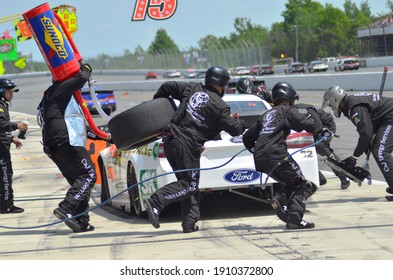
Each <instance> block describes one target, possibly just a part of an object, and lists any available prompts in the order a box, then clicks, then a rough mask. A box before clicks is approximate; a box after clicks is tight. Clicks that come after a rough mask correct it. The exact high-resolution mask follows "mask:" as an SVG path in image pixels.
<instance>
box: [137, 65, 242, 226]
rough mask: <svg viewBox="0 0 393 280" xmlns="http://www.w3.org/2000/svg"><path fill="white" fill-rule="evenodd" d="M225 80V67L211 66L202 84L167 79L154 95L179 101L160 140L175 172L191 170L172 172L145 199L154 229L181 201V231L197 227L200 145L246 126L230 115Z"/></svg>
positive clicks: (237, 132) (239, 133) (231, 133)
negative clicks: (168, 208)
mask: <svg viewBox="0 0 393 280" xmlns="http://www.w3.org/2000/svg"><path fill="white" fill-rule="evenodd" d="M228 81H229V73H228V70H227V69H225V68H224V67H220V66H213V67H210V68H209V69H208V70H207V72H206V77H205V85H202V83H184V82H175V81H173V82H166V83H164V84H162V85H161V87H160V88H159V89H158V91H157V92H156V94H155V95H154V98H159V97H172V98H174V99H177V100H180V105H179V107H178V109H177V111H176V113H175V115H174V117H173V119H172V120H171V123H170V124H169V126H168V128H167V135H166V136H165V138H164V139H163V141H164V143H165V144H164V151H165V154H166V157H167V159H168V161H169V163H170V165H171V167H172V169H173V170H174V171H177V170H182V169H192V170H190V171H187V172H186V171H185V172H178V173H175V174H176V178H177V181H175V182H172V183H170V184H167V185H166V186H163V187H162V188H159V189H158V190H157V191H156V192H155V193H153V195H152V196H151V197H150V198H149V199H146V200H145V201H144V205H145V208H146V209H147V213H148V215H149V220H150V222H151V223H152V225H153V226H154V227H155V228H159V227H160V224H159V215H160V212H161V211H162V210H163V209H164V208H165V207H166V206H167V205H169V204H171V203H174V202H177V201H180V203H181V214H182V228H183V232H184V233H190V232H193V231H196V230H198V226H196V222H197V221H198V219H199V217H200V214H199V200H200V199H199V198H200V193H199V188H198V185H199V174H200V171H199V170H198V169H199V168H200V157H201V148H202V147H203V145H204V143H205V142H206V141H208V140H213V139H217V137H218V136H219V133H220V131H222V130H224V131H226V132H228V133H229V134H230V135H232V136H237V135H241V134H242V133H243V132H244V130H245V129H246V123H245V122H244V121H243V120H238V119H235V118H233V117H232V116H231V112H230V109H229V106H228V105H227V104H226V103H225V102H224V101H223V100H222V97H223V96H224V93H225V88H226V87H227V84H228Z"/></svg>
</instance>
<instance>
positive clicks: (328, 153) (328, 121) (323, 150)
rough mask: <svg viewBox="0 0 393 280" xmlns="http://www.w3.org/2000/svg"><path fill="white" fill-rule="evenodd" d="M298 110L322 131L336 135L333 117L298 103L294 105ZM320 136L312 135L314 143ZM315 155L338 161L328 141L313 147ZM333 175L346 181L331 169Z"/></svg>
mask: <svg viewBox="0 0 393 280" xmlns="http://www.w3.org/2000/svg"><path fill="white" fill-rule="evenodd" d="M294 106H295V107H296V108H298V109H299V112H300V113H302V114H304V115H306V116H307V118H308V119H310V120H312V121H315V122H318V123H319V124H320V125H321V126H322V127H323V128H324V129H325V128H326V129H328V130H329V131H331V132H333V133H336V123H335V122H334V118H333V115H332V114H330V113H328V112H325V111H324V110H322V109H321V108H316V107H314V106H313V105H311V104H304V103H299V104H295V105H294ZM319 137H320V135H318V134H314V141H318V140H319ZM315 150H316V151H317V154H318V155H320V156H322V157H333V158H334V159H335V160H337V161H339V160H340V159H339V157H338V156H337V155H336V154H335V153H334V152H333V149H332V148H331V147H330V141H322V142H319V143H318V144H317V145H316V146H315ZM332 171H333V173H334V174H335V175H336V176H337V177H338V178H339V179H340V180H341V182H343V181H346V180H348V179H347V178H346V177H345V176H344V175H342V174H341V173H339V172H338V171H337V170H335V169H333V168H332Z"/></svg>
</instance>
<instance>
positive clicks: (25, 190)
mask: <svg viewBox="0 0 393 280" xmlns="http://www.w3.org/2000/svg"><path fill="white" fill-rule="evenodd" d="M25 117H28V119H29V121H30V129H29V131H28V132H27V135H26V140H24V142H23V143H24V146H23V148H22V149H20V150H16V149H15V146H12V150H11V153H12V161H13V167H14V182H13V188H14V193H15V204H16V205H17V206H20V207H23V208H25V209H26V211H25V212H24V213H21V214H6V215H0V241H1V246H0V260H75V259H76V260H393V243H392V242H391V238H392V232H393V211H392V210H391V209H392V207H393V202H388V201H386V199H385V195H386V193H385V188H386V184H384V183H381V182H373V184H372V185H367V184H366V183H364V184H363V185H362V186H361V187H359V186H357V184H355V183H353V182H352V183H351V186H350V187H349V188H348V189H347V190H341V189H340V187H339V180H338V179H337V178H336V177H335V176H334V175H333V174H332V173H331V172H326V171H325V172H324V174H325V176H326V177H327V179H328V180H327V181H328V183H327V184H326V185H324V186H322V187H320V189H319V190H318V191H317V192H316V193H315V194H314V195H313V196H312V197H311V198H310V199H309V203H308V206H307V212H306V214H305V219H306V220H308V221H311V222H314V223H315V224H316V228H315V229H310V230H298V231H289V230H287V229H285V225H284V224H283V223H282V222H281V221H280V220H279V219H278V218H277V217H276V216H275V214H274V211H273V210H272V209H271V207H270V206H269V205H266V204H261V203H260V202H257V201H253V200H249V199H242V198H238V199H230V200H227V199H226V198H225V196H223V198H222V199H219V198H215V199H216V200H215V201H210V202H206V201H205V202H204V203H203V204H202V208H201V212H202V216H201V220H200V221H199V227H200V231H198V232H194V233H190V234H183V233H182V231H181V226H180V222H181V221H180V219H179V215H178V212H176V211H173V213H168V214H166V215H164V216H163V217H162V218H161V220H160V222H161V227H160V229H158V230H157V229H154V228H153V227H152V226H151V224H150V223H149V222H148V220H147V219H141V218H136V217H134V216H130V215H125V214H123V215H119V213H115V212H111V211H107V209H104V208H102V207H96V206H97V203H99V201H100V199H99V197H98V195H97V191H98V190H99V187H100V186H96V187H95V188H94V191H93V195H92V199H91V205H90V206H91V208H93V210H92V212H91V223H92V224H93V225H95V226H96V229H95V231H92V232H86V233H73V232H71V230H70V229H69V228H68V227H67V226H66V225H65V224H63V223H62V222H60V221H59V220H57V219H56V218H55V216H54V215H53V214H52V212H53V209H55V208H56V207H57V205H58V203H59V202H60V201H61V200H62V199H63V197H64V195H65V192H66V190H67V188H68V184H67V182H66V180H65V179H64V178H63V177H62V176H61V174H60V172H59V171H58V169H57V167H56V166H55V165H54V164H53V163H52V162H51V161H50V159H49V158H47V156H46V155H45V154H44V153H43V152H42V146H41V144H40V141H41V131H40V129H39V127H38V126H37V123H36V121H35V118H34V116H31V115H25V114H20V113H14V112H11V118H12V119H13V120H18V119H24V118H25ZM209 207H211V209H214V211H208V209H207V208H209ZM5 227H7V228H5Z"/></svg>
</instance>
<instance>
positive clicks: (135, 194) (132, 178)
mask: <svg viewBox="0 0 393 280" xmlns="http://www.w3.org/2000/svg"><path fill="white" fill-rule="evenodd" d="M137 183H138V182H137V179H136V174H135V169H134V167H133V166H132V163H131V162H130V163H129V164H128V168H127V188H129V187H131V186H133V187H132V188H131V189H129V190H128V195H129V196H130V206H131V207H130V209H131V212H132V210H134V213H135V215H136V216H137V217H139V218H146V217H147V216H146V214H147V213H146V211H142V201H141V198H140V196H139V188H138V185H135V184H137ZM134 185H135V186H134Z"/></svg>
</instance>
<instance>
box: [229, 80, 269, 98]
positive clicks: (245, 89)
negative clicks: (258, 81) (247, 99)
mask: <svg viewBox="0 0 393 280" xmlns="http://www.w3.org/2000/svg"><path fill="white" fill-rule="evenodd" d="M236 90H237V92H238V93H241V94H244V93H248V94H255V95H258V96H259V97H260V98H262V99H263V100H265V101H267V102H268V103H269V104H272V103H273V101H272V96H271V94H270V92H269V91H268V90H267V89H266V87H265V85H263V84H262V85H259V86H254V83H253V82H252V81H251V79H249V78H247V77H242V78H239V80H237V82H236Z"/></svg>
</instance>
